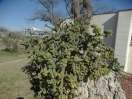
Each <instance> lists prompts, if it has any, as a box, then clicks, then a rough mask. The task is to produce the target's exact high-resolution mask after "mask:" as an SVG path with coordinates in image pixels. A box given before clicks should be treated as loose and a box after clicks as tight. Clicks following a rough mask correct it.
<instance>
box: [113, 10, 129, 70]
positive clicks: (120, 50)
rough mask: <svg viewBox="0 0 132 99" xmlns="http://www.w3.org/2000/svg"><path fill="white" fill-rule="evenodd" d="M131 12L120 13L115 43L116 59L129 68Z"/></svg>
mask: <svg viewBox="0 0 132 99" xmlns="http://www.w3.org/2000/svg"><path fill="white" fill-rule="evenodd" d="M130 25H131V11H121V12H118V24H117V31H116V42H115V57H116V58H118V60H119V62H120V63H121V64H122V65H124V66H125V70H126V68H127V60H128V54H129V45H130V37H131V36H130Z"/></svg>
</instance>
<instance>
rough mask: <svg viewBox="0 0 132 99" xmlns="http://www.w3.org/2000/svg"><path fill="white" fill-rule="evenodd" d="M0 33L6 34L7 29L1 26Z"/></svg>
mask: <svg viewBox="0 0 132 99" xmlns="http://www.w3.org/2000/svg"><path fill="white" fill-rule="evenodd" d="M0 32H8V29H7V28H5V27H3V26H0Z"/></svg>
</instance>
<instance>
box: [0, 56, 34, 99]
mask: <svg viewBox="0 0 132 99" xmlns="http://www.w3.org/2000/svg"><path fill="white" fill-rule="evenodd" d="M28 62H29V61H27V59H26V58H23V59H18V60H15V61H10V62H5V63H0V99H35V98H34V92H33V91H32V90H30V88H31V84H30V82H29V77H28V75H27V74H25V73H24V72H23V70H22V68H23V67H24V66H26V65H27V64H28ZM20 97H21V98H20Z"/></svg>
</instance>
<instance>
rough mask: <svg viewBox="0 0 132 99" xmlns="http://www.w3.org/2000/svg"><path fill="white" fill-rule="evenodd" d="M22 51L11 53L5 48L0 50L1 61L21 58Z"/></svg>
mask: <svg viewBox="0 0 132 99" xmlns="http://www.w3.org/2000/svg"><path fill="white" fill-rule="evenodd" d="M19 55H20V53H11V52H7V51H4V50H0V63H3V62H8V61H12V60H16V59H20V58H22V57H19Z"/></svg>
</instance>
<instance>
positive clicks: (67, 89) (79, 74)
mask: <svg viewBox="0 0 132 99" xmlns="http://www.w3.org/2000/svg"><path fill="white" fill-rule="evenodd" d="M73 20H74V24H66V25H65V26H62V25H61V22H62V20H60V21H57V22H56V21H54V26H55V27H54V28H53V29H52V30H54V33H53V34H52V35H50V36H47V37H44V38H43V39H41V40H40V39H38V38H34V39H35V40H33V37H31V39H32V41H35V43H33V44H34V45H33V46H31V47H32V48H31V49H32V51H30V53H29V56H30V58H31V63H32V64H31V65H32V68H33V71H32V73H33V74H34V75H35V76H33V77H34V78H35V79H37V80H38V81H39V87H40V88H39V89H40V91H39V93H38V95H41V96H43V95H44V94H52V95H54V96H55V97H56V99H73V98H74V97H76V96H78V95H76V94H75V93H74V92H75V90H76V89H77V87H78V86H79V81H81V80H83V79H84V78H86V77H88V78H90V79H92V80H97V79H99V78H100V77H101V76H103V75H107V74H108V73H109V72H110V71H115V72H116V74H120V73H121V71H122V66H120V64H119V63H118V61H117V59H114V50H113V49H112V48H111V47H109V46H106V45H105V43H104V42H103V40H102V39H101V38H100V36H104V37H108V36H110V35H111V34H112V31H111V30H106V31H104V33H101V29H100V28H99V27H97V26H96V25H91V28H93V33H89V32H88V27H89V24H88V23H86V22H85V21H82V19H80V20H76V19H73ZM93 34H94V35H93ZM27 41H29V42H28V43H27ZM30 41H31V40H26V42H25V43H24V44H23V45H25V47H26V49H27V47H29V45H31V42H30ZM81 51H82V52H81ZM108 60H111V63H110V64H108V63H107V61H108Z"/></svg>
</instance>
